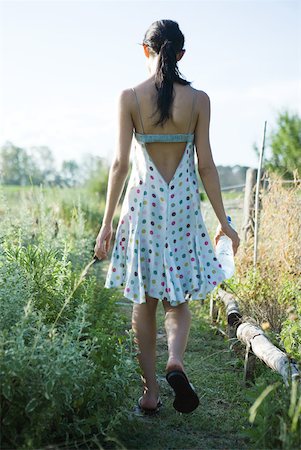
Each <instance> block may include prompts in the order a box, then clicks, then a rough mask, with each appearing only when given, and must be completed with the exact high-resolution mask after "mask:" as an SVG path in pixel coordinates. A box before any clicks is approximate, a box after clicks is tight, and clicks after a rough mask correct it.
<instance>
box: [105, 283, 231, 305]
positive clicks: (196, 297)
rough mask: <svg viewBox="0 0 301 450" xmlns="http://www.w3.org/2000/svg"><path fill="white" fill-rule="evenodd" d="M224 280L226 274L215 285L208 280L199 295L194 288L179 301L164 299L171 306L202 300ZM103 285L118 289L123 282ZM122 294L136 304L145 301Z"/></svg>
mask: <svg viewBox="0 0 301 450" xmlns="http://www.w3.org/2000/svg"><path fill="white" fill-rule="evenodd" d="M225 280H226V276H225V277H224V278H223V279H222V280H221V281H220V282H219V283H218V284H216V285H213V284H211V283H210V282H208V283H207V289H205V291H204V290H203V291H202V292H201V293H200V294H199V295H198V293H197V292H196V291H195V290H192V291H188V292H187V293H186V294H185V298H184V299H183V301H181V300H176V301H170V300H168V299H166V300H167V301H168V302H169V303H170V305H171V306H178V305H180V304H182V303H186V302H190V301H204V300H206V297H207V295H208V294H209V293H210V292H212V291H214V290H215V289H216V288H217V287H219V286H220V284H221V283H223V281H225ZM104 287H105V288H106V289H118V288H119V289H120V288H123V287H124V283H123V284H121V283H117V284H116V283H115V284H112V285H111V286H107V285H106V284H105V285H104ZM208 288H209V289H208ZM124 289H125V288H124ZM145 292H147V290H146V291H145ZM199 292H200V291H199ZM122 295H123V297H125V298H127V299H129V300H131V301H132V302H133V303H137V304H143V303H146V300H145V299H141V298H140V299H138V298H134V297H133V296H131V294H129V293H128V292H125V291H123V293H122ZM150 297H153V298H157V299H158V300H160V301H162V300H163V299H162V298H160V297H158V296H155V295H150Z"/></svg>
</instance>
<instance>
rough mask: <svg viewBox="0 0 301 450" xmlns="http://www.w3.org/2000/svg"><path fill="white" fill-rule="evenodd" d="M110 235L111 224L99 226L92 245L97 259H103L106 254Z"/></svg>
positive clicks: (111, 232)
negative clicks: (94, 242)
mask: <svg viewBox="0 0 301 450" xmlns="http://www.w3.org/2000/svg"><path fill="white" fill-rule="evenodd" d="M112 235H113V227H112V225H102V226H101V228H100V230H99V233H98V235H97V238H96V244H95V247H94V253H95V255H96V256H97V258H98V259H103V258H106V257H107V256H108V251H109V249H110V243H111V238H112Z"/></svg>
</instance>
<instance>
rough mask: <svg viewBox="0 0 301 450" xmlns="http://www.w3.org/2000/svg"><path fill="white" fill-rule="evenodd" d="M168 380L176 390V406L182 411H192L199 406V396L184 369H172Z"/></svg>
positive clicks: (167, 377) (168, 374)
mask: <svg viewBox="0 0 301 450" xmlns="http://www.w3.org/2000/svg"><path fill="white" fill-rule="evenodd" d="M166 380H167V382H168V383H169V384H170V386H171V387H172V388H173V390H174V392H175V396H176V398H175V400H174V402H173V406H174V408H175V409H176V410H177V411H179V412H181V413H190V412H192V411H194V410H195V409H196V408H197V407H198V406H199V403H200V401H199V398H198V396H197V393H196V392H195V390H194V387H193V385H192V384H191V383H189V381H188V378H187V376H186V375H185V373H184V372H183V371H182V370H172V371H171V372H168V373H167V374H166Z"/></svg>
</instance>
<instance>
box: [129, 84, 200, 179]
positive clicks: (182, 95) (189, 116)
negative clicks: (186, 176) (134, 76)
mask: <svg viewBox="0 0 301 450" xmlns="http://www.w3.org/2000/svg"><path fill="white" fill-rule="evenodd" d="M135 91H136V95H137V98H135V99H134V101H133V110H132V111H131V114H132V119H133V123H134V127H135V131H136V132H137V133H143V134H144V133H145V134H180V133H183V134H184V133H193V132H194V130H195V127H196V123H197V119H198V114H197V111H196V108H195V107H194V106H195V105H194V102H195V96H196V92H197V91H196V89H194V88H192V87H191V86H189V85H186V86H183V85H180V84H178V83H174V101H173V103H172V107H171V118H170V119H168V120H167V122H165V124H164V126H163V127H161V126H157V127H154V125H153V122H155V121H156V120H157V118H158V117H159V113H158V112H157V114H156V115H155V116H153V117H151V116H152V114H153V113H154V111H155V110H156V103H155V102H156V90H155V86H154V84H153V82H150V81H149V80H147V81H145V82H143V83H141V84H140V85H138V86H137V87H135ZM133 96H134V97H135V93H134V92H133ZM137 101H138V104H137ZM139 109H140V113H139ZM140 114H141V117H140ZM141 122H142V123H141ZM147 151H148V153H149V155H150V156H151V158H152V160H153V161H154V163H155V164H156V166H157V167H158V170H159V171H160V173H161V174H162V176H163V177H164V179H165V180H166V182H167V183H169V181H170V180H171V179H172V177H173V175H174V173H175V171H176V169H177V166H178V164H179V162H180V161H181V158H182V156H183V153H184V151H185V142H149V143H148V144H147Z"/></svg>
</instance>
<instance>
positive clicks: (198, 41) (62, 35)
mask: <svg viewBox="0 0 301 450" xmlns="http://www.w3.org/2000/svg"><path fill="white" fill-rule="evenodd" d="M160 19H171V20H174V21H176V22H178V24H179V26H180V29H181V31H182V32H183V34H184V36H185V45H184V48H185V49H186V53H185V55H184V57H183V58H182V60H181V61H179V63H178V67H179V70H180V72H181V74H182V75H183V76H184V78H186V79H187V80H189V81H192V84H191V85H192V87H194V88H195V89H199V90H202V91H205V92H206V93H207V94H208V95H209V97H210V104H211V120H210V144H211V150H212V155H213V159H214V162H215V164H216V165H236V164H239V165H243V166H250V167H257V165H258V158H257V156H256V154H255V152H254V150H253V145H254V144H256V145H257V147H259V148H260V147H261V146H262V140H263V131H264V123H265V121H267V136H269V134H270V133H271V131H272V130H273V129H274V128H275V127H276V120H277V116H278V114H279V113H280V112H281V111H283V110H288V111H289V112H290V113H291V114H296V113H297V114H301V85H300V84H301V0H300V1H297V0H294V1H290V0H285V1H283V0H282V1H278V0H260V1H249V0H239V1H229V0H224V1H214V0H210V1H201V0H196V1H186V0H185V1H168V0H166V1H152V2H149V1H143V0H139V1H119V2H117V1H101V0H99V1H96V0H94V1H90V0H82V1H73V0H70V1H59V0H53V1H43V0H40V1H14V0H10V1H8V0H7V1H3V0H2V1H1V0H0V146H2V145H3V144H4V143H5V142H6V141H10V142H12V143H13V144H14V145H17V146H19V147H23V148H27V149H29V148H30V147H33V146H40V145H41V146H48V147H49V148H50V149H51V150H52V152H53V154H54V156H55V158H56V161H57V165H58V167H59V164H61V162H62V160H69V159H75V160H76V161H78V162H80V161H81V160H82V158H84V157H85V155H86V154H87V153H90V154H93V155H98V156H101V157H104V158H106V159H107V160H108V162H109V163H110V162H111V161H112V159H113V155H114V153H115V151H116V145H115V137H116V124H117V98H118V95H119V93H120V92H121V91H122V90H124V89H128V88H131V87H133V86H135V85H137V84H139V83H141V82H142V81H144V80H145V79H147V78H148V77H149V73H148V71H147V66H146V58H145V56H144V54H143V49H142V47H141V46H140V45H139V43H141V42H142V40H143V37H144V34H145V32H146V30H147V29H148V27H149V26H150V25H151V24H152V23H153V22H154V21H156V20H160ZM269 152H270V149H269V147H268V141H267V143H266V150H265V154H266V156H269V154H270V153H269ZM131 159H132V153H131Z"/></svg>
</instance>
